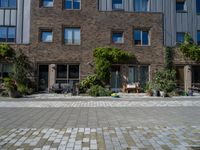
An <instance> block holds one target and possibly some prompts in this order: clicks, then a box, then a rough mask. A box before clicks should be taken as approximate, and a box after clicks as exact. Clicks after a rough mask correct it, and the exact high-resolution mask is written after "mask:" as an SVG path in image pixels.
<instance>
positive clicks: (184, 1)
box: [176, 0, 187, 13]
mask: <svg viewBox="0 0 200 150" xmlns="http://www.w3.org/2000/svg"><path fill="white" fill-rule="evenodd" d="M177 3H183V9H182V10H178V9H177ZM176 13H187V3H186V0H176Z"/></svg>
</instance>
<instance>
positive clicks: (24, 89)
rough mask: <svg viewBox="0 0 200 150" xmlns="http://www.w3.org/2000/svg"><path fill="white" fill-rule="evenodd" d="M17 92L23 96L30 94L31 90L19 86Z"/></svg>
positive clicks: (21, 85)
mask: <svg viewBox="0 0 200 150" xmlns="http://www.w3.org/2000/svg"><path fill="white" fill-rule="evenodd" d="M17 91H18V92H19V93H20V94H22V95H27V94H28V92H29V89H28V87H27V86H25V85H24V84H17Z"/></svg>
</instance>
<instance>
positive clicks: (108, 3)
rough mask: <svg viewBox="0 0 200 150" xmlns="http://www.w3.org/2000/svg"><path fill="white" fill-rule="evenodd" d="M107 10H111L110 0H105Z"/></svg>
mask: <svg viewBox="0 0 200 150" xmlns="http://www.w3.org/2000/svg"><path fill="white" fill-rule="evenodd" d="M107 11H112V0H107Z"/></svg>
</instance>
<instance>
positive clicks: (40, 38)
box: [39, 28, 54, 43]
mask: <svg viewBox="0 0 200 150" xmlns="http://www.w3.org/2000/svg"><path fill="white" fill-rule="evenodd" d="M39 30H40V31H39V34H40V36H39V42H41V43H53V41H54V38H53V29H47V28H40V29H39ZM43 32H51V33H52V41H43V38H42V33H43Z"/></svg>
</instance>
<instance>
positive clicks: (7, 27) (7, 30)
mask: <svg viewBox="0 0 200 150" xmlns="http://www.w3.org/2000/svg"><path fill="white" fill-rule="evenodd" d="M0 28H6V39H5V41H4V42H0V43H9V44H12V43H16V38H17V37H16V34H17V30H16V29H17V28H16V26H0ZM9 28H14V29H15V38H14V42H9V41H8V39H9V38H8V35H9Z"/></svg>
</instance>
